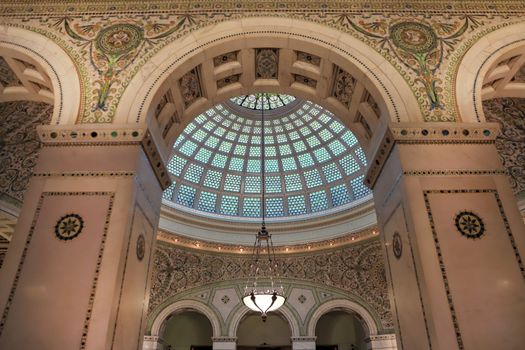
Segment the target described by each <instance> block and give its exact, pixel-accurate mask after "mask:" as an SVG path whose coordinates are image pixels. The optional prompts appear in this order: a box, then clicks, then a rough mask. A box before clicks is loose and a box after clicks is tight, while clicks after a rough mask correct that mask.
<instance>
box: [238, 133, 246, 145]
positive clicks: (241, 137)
mask: <svg viewBox="0 0 525 350" xmlns="http://www.w3.org/2000/svg"><path fill="white" fill-rule="evenodd" d="M239 142H240V143H248V135H245V134H242V135H239Z"/></svg>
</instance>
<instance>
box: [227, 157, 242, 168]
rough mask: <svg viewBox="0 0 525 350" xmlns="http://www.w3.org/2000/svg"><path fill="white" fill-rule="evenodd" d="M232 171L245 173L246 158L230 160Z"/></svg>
mask: <svg viewBox="0 0 525 350" xmlns="http://www.w3.org/2000/svg"><path fill="white" fill-rule="evenodd" d="M229 168H230V170H233V171H243V169H244V158H236V157H233V158H231V159H230V166H229Z"/></svg>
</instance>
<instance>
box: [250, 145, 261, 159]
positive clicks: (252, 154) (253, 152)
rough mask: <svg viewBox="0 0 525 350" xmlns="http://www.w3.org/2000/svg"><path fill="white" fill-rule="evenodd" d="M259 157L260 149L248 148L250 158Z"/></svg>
mask: <svg viewBox="0 0 525 350" xmlns="http://www.w3.org/2000/svg"><path fill="white" fill-rule="evenodd" d="M260 156H261V147H259V146H255V147H250V157H260Z"/></svg>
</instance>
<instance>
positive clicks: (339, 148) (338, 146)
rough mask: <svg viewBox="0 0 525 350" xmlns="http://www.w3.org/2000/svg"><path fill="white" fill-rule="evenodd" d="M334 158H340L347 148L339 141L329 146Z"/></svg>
mask: <svg viewBox="0 0 525 350" xmlns="http://www.w3.org/2000/svg"><path fill="white" fill-rule="evenodd" d="M328 147H329V148H330V150H331V151H332V153H333V154H334V156H338V155H340V154H341V153H343V152H344V151H345V147H344V146H343V144H342V143H341V142H339V140H334V141H332V142H330V144H329V145H328Z"/></svg>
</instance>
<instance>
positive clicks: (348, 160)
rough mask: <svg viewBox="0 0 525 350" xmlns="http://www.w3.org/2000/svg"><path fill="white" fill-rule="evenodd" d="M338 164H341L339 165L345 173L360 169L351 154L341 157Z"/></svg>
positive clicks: (348, 173)
mask: <svg viewBox="0 0 525 350" xmlns="http://www.w3.org/2000/svg"><path fill="white" fill-rule="evenodd" d="M339 164H341V167H342V168H343V170H344V171H345V173H346V175H350V174H353V173H355V172H356V171H358V170H359V169H360V167H359V164H357V161H356V160H355V158H354V157H353V156H352V155H351V154H349V155H347V156H345V157H343V158H342V159H341V160H340V161H339Z"/></svg>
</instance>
